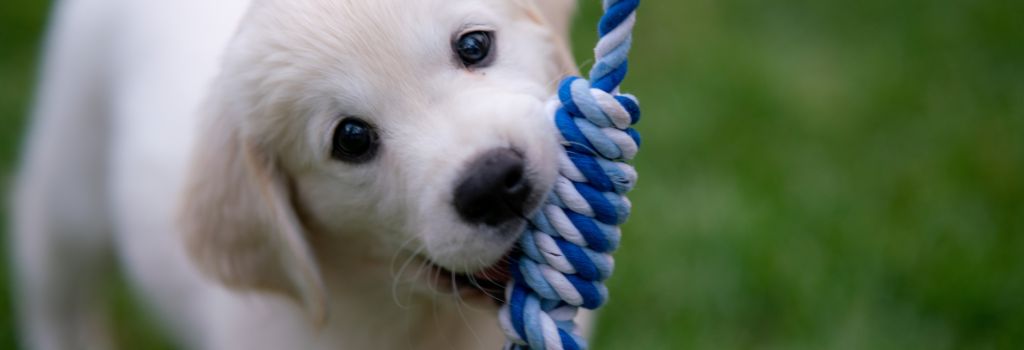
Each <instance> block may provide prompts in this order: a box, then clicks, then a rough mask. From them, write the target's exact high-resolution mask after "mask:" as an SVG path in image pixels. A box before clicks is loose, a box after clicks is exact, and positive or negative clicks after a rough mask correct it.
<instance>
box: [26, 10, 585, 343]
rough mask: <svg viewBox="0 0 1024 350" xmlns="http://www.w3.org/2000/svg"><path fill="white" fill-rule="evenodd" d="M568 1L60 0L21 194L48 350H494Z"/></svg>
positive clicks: (535, 188)
mask: <svg viewBox="0 0 1024 350" xmlns="http://www.w3.org/2000/svg"><path fill="white" fill-rule="evenodd" d="M574 7H575V4H574V1H570V0H557V1H556V0H538V1H536V3H534V1H533V0H467V1H442V0H423V1H400V0H361V1H357V0H253V1H251V3H250V1H245V0H222V1H206V0H175V1H151V0H131V1H128V0H76V1H62V2H58V4H57V7H56V12H55V18H54V19H53V26H52V28H51V32H50V37H49V42H48V47H47V59H46V62H45V63H44V65H43V71H42V72H43V76H42V78H43V79H42V82H41V86H40V91H39V96H38V101H37V104H36V109H35V116H34V120H33V126H32V130H31V135H30V136H29V140H28V143H27V145H26V152H25V154H24V160H23V164H22V167H21V172H20V175H19V180H18V182H17V183H16V197H15V198H14V202H13V205H12V208H13V209H14V211H15V212H14V227H13V232H12V241H13V242H12V245H11V246H12V249H14V251H13V252H12V256H13V258H14V262H13V264H14V266H15V269H16V275H17V278H18V280H17V282H16V288H17V297H18V298H19V299H18V301H17V305H18V307H19V314H20V321H21V325H22V338H23V341H24V345H25V347H26V348H30V349H95V348H107V347H111V346H113V344H111V343H110V339H109V337H107V336H106V332H105V331H104V328H105V327H108V325H107V324H106V323H105V322H104V314H105V312H104V305H103V303H102V300H104V297H103V296H102V295H101V294H100V293H101V291H102V289H103V287H104V282H103V281H107V280H109V279H107V278H105V277H104V276H103V274H104V273H105V272H106V269H105V268H104V267H105V266H106V262H108V261H111V259H113V260H115V261H117V262H118V263H119V265H120V266H121V270H122V271H123V272H124V273H125V275H126V276H127V278H128V280H129V281H130V282H131V284H132V286H133V287H134V288H135V290H136V291H138V292H139V295H140V296H141V297H142V300H143V301H144V302H145V303H146V305H147V307H149V310H151V311H153V312H154V314H156V315H157V316H158V317H157V318H158V319H159V321H160V322H161V324H162V325H165V326H166V327H167V329H168V334H169V335H170V336H171V338H173V339H175V340H177V341H178V345H179V346H182V347H185V348H198V349H497V348H498V347H499V346H500V345H501V343H502V342H503V336H502V334H501V332H500V331H499V328H498V322H497V320H496V304H497V303H496V302H494V300H492V297H493V298H500V297H501V293H502V290H501V286H502V285H503V284H504V282H505V281H506V280H507V278H508V276H507V273H506V269H505V268H504V265H503V262H504V261H505V260H506V258H507V255H508V254H510V250H511V249H512V247H513V245H514V242H515V240H516V237H517V235H518V233H519V232H520V231H521V230H522V228H523V226H524V224H525V221H524V219H523V218H524V216H525V215H527V214H528V213H529V212H530V211H532V210H534V209H535V208H536V207H537V206H538V205H539V203H540V201H541V200H542V197H543V195H544V193H545V192H546V191H547V190H548V189H549V188H550V187H551V185H552V182H553V181H554V178H555V174H556V157H557V152H559V151H560V150H559V148H558V146H557V141H556V138H555V134H554V133H555V131H554V128H553V125H552V123H551V122H550V121H549V120H547V118H546V117H545V115H544V113H543V105H544V103H545V99H546V98H548V97H549V96H550V95H551V94H552V92H553V90H554V88H555V85H556V84H557V81H558V80H559V78H560V77H561V76H563V75H564V74H568V73H573V72H574V71H575V67H574V65H573V63H572V58H571V57H570V55H569V53H568V49H567V47H566V44H565V39H566V35H567V24H568V21H569V18H570V16H571V13H572V11H573V8H574Z"/></svg>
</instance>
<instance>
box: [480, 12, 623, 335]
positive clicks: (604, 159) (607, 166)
mask: <svg viewBox="0 0 1024 350" xmlns="http://www.w3.org/2000/svg"><path fill="white" fill-rule="evenodd" d="M638 5H639V0H604V10H605V13H604V16H603V17H602V18H601V21H600V23H599V25H598V34H599V35H600V40H599V41H598V43H597V47H596V48H595V49H594V53H595V56H596V63H595V64H594V67H593V68H592V69H591V71H590V80H589V81H588V80H585V79H582V78H579V77H568V78H566V79H565V80H563V81H562V83H561V84H560V86H559V88H558V96H557V101H554V102H557V104H553V105H552V111H551V114H552V115H553V118H554V122H555V124H556V125H557V127H558V130H559V134H560V136H561V144H562V146H563V148H564V149H565V153H564V154H562V155H560V161H559V178H558V180H557V181H556V183H555V187H554V190H553V191H552V193H551V194H550V195H549V196H548V200H547V202H546V203H545V204H544V205H543V206H542V207H541V209H539V210H538V212H537V213H536V214H535V215H534V216H533V218H531V220H530V225H529V227H527V229H526V231H525V232H523V235H522V237H521V238H520V241H519V248H520V250H521V251H522V255H521V256H520V257H519V259H518V261H517V262H516V263H514V264H512V268H511V270H512V277H513V278H512V281H511V282H510V283H509V285H508V286H507V288H506V291H505V293H506V295H505V300H506V304H505V305H504V306H502V308H501V311H500V314H499V319H500V321H501V327H502V329H503V330H504V332H505V334H506V336H507V337H508V342H507V343H506V345H505V348H506V349H533V350H561V349H566V350H575V349H586V347H587V345H586V343H585V342H584V341H583V339H582V338H581V337H580V336H579V335H577V334H576V325H575V324H574V322H573V318H574V317H575V316H576V313H577V311H578V310H579V308H580V307H583V308H587V309H595V308H598V307H600V306H601V305H602V304H604V302H605V300H607V299H608V289H607V288H606V287H605V286H604V281H605V280H606V279H608V277H609V276H610V275H611V273H612V270H613V268H614V260H613V259H612V256H611V253H612V252H614V251H615V249H616V248H617V247H618V245H619V239H620V238H621V231H620V230H619V227H618V225H621V224H622V223H623V222H625V221H626V219H627V218H628V217H629V212H630V209H631V207H632V205H631V204H630V202H629V199H628V198H626V197H625V194H626V193H627V192H629V191H630V190H631V189H632V188H633V186H634V184H636V179H637V174H636V171H635V170H634V169H633V167H632V166H631V165H629V164H627V163H626V162H627V161H629V160H631V159H633V157H634V156H635V155H636V152H637V150H638V149H639V146H640V135H639V134H638V133H637V132H636V130H634V129H633V128H631V126H632V125H633V124H635V123H636V122H637V121H639V120H640V106H639V104H638V102H637V100H636V98H635V97H633V96H631V95H624V94H619V91H618V90H619V85H620V84H621V83H622V80H623V79H625V77H626V72H627V65H628V62H627V57H626V56H627V55H628V53H629V49H630V45H631V43H632V32H633V25H634V24H635V22H636V8H637V6H638Z"/></svg>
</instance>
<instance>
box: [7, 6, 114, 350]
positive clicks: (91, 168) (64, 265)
mask: <svg viewBox="0 0 1024 350" xmlns="http://www.w3.org/2000/svg"><path fill="white" fill-rule="evenodd" d="M104 5H105V4H102V1H90V0H85V1H66V2H58V6H57V9H56V12H55V16H54V19H53V20H54V25H53V27H52V28H51V29H50V30H51V31H50V37H49V41H48V47H47V53H46V55H47V57H46V61H45V63H44V64H43V67H42V72H43V75H42V81H41V84H40V87H39V90H38V96H37V104H36V106H35V111H34V112H35V113H34V119H33V120H32V129H31V132H30V135H29V138H28V140H27V141H28V142H26V144H25V145H26V152H25V153H24V154H23V165H22V168H21V172H20V174H19V179H18V181H17V183H16V188H14V191H15V192H16V195H15V197H14V202H13V203H12V209H13V212H14V213H13V214H14V215H13V227H12V230H11V231H12V237H11V248H12V249H13V250H14V251H13V252H12V259H13V262H12V263H13V269H14V273H15V275H16V278H17V283H16V284H15V293H16V295H17V297H18V301H17V302H16V304H17V306H18V309H19V310H18V311H19V320H20V323H21V335H22V342H23V344H22V345H23V347H24V348H27V349H104V348H110V347H111V343H110V341H109V340H110V339H109V337H108V336H107V334H106V333H107V332H106V331H105V329H106V322H105V319H106V317H105V313H104V312H103V311H104V309H105V308H104V307H103V305H102V304H103V303H102V301H103V298H102V295H101V294H100V292H99V290H98V289H97V288H96V287H97V286H98V285H101V284H102V283H101V281H103V279H102V276H104V275H105V274H104V272H105V270H104V269H105V268H107V267H108V266H109V262H110V261H111V260H110V259H109V256H110V254H109V253H110V249H109V246H110V242H109V237H110V230H109V224H108V218H109V215H108V212H107V203H106V199H105V198H106V187H107V186H106V180H105V178H106V177H105V173H106V167H107V162H106V158H107V157H106V155H105V153H106V149H107V144H106V139H107V135H106V130H107V129H108V128H107V124H106V123H105V120H104V119H105V112H106V108H105V105H104V104H105V100H106V99H105V96H104V83H105V79H103V77H104V73H103V71H102V69H101V67H103V66H104V65H103V64H101V61H102V60H103V59H104V57H103V54H102V52H103V49H102V47H103V45H104V44H105V40H104V39H105V38H104V35H103V33H104V30H103V29H104V26H106V25H107V23H109V22H108V21H106V18H105V17H106V16H104V14H103V13H102V12H104V11H106V10H109V7H110V6H104Z"/></svg>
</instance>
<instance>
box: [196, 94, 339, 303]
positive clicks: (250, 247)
mask: <svg viewBox="0 0 1024 350" xmlns="http://www.w3.org/2000/svg"><path fill="white" fill-rule="evenodd" d="M216 100H217V99H216V98H214V99H213V100H211V101H210V102H212V103H208V105H207V111H210V112H212V115H208V116H207V117H210V118H209V119H207V120H206V121H207V122H209V123H208V124H207V127H206V128H205V129H204V130H203V131H202V133H201V135H200V136H199V138H198V140H197V141H198V142H197V143H196V145H195V146H196V148H195V149H194V151H193V159H192V164H191V169H190V171H189V174H188V180H187V181H188V182H187V189H186V193H185V197H184V201H183V204H184V205H183V207H182V210H181V212H180V214H181V215H180V220H181V223H182V228H183V229H184V230H183V231H184V235H185V237H184V239H185V244H186V248H187V249H188V252H189V254H190V255H191V257H192V259H193V261H194V262H195V263H196V264H197V265H198V267H199V268H200V269H201V270H202V271H203V272H204V273H206V274H207V275H209V276H212V277H214V278H216V279H218V280H220V281H221V282H223V283H224V284H225V285H227V286H228V287H231V288H235V289H248V290H261V291H269V292H275V293H280V294H283V295H285V296H288V297H291V298H293V299H296V300H297V301H299V302H301V303H302V304H303V305H304V307H305V309H306V310H307V312H308V313H309V315H310V316H311V317H312V319H313V321H314V322H316V323H322V322H323V321H324V319H325V318H326V312H327V311H326V310H327V307H326V306H327V305H326V303H327V301H326V297H325V290H324V286H323V282H322V280H321V277H320V272H319V271H318V269H317V265H316V263H315V259H314V257H313V254H312V252H311V251H310V248H309V246H308V243H307V241H306V237H305V232H304V230H303V227H302V224H301V223H300V222H299V220H298V217H297V216H296V213H295V210H294V209H293V206H292V198H291V193H290V192H291V191H290V188H289V179H288V177H287V175H286V174H284V173H283V172H282V171H281V170H280V169H279V168H278V166H277V165H276V161H275V159H274V158H273V156H271V154H270V153H268V152H265V150H263V149H261V145H260V144H258V143H255V142H253V140H251V139H249V138H248V137H246V136H245V135H243V132H242V128H241V126H240V124H241V122H242V120H241V118H238V115H237V114H232V112H231V111H229V110H228V107H226V106H227V105H228V103H218V102H219V101H216Z"/></svg>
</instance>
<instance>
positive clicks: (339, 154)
mask: <svg viewBox="0 0 1024 350" xmlns="http://www.w3.org/2000/svg"><path fill="white" fill-rule="evenodd" d="M331 140H332V141H331V157H332V158H334V159H337V160H341V161H346V162H350V163H362V162H365V161H368V160H370V159H371V158H373V156H374V154H375V153H376V151H377V144H378V140H377V132H376V131H375V130H374V129H373V127H372V126H370V124H367V123H366V122H365V121H363V120H362V119H359V118H345V119H344V120H342V121H341V122H340V123H338V126H337V127H335V129H334V137H333V138H332V139H331Z"/></svg>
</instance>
